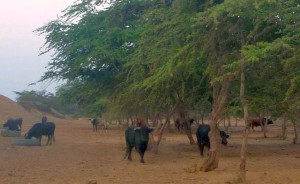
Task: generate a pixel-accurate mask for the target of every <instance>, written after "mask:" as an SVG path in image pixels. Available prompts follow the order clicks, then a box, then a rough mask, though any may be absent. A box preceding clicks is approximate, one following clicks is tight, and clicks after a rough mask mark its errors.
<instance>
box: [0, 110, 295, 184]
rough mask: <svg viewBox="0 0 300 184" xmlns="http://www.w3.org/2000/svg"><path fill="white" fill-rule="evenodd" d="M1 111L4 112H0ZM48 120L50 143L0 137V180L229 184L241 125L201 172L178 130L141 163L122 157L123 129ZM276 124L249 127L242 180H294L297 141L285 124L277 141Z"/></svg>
mask: <svg viewBox="0 0 300 184" xmlns="http://www.w3.org/2000/svg"><path fill="white" fill-rule="evenodd" d="M11 110H12V111H13V109H11ZM0 112H1V105H0ZM1 116H4V115H3V114H1V113H0V117H1ZM2 118H3V117H2ZM36 118H37V119H38V117H37V116H36ZM28 119H29V120H30V118H28ZM48 119H50V120H51V117H50V118H48ZM29 120H28V121H24V127H23V129H22V134H24V133H25V132H26V131H27V130H28V129H29V128H30V127H31V126H32V124H33V123H34V121H33V120H34V118H32V119H31V120H30V121H29ZM53 120H55V123H56V126H57V127H56V135H55V138H56V142H55V144H54V145H51V146H46V145H45V143H46V138H45V137H44V138H43V140H42V146H38V147H26V146H13V145H12V144H11V143H12V140H13V138H7V137H0V183H1V184H2V183H3V184H85V183H88V182H89V181H92V180H96V181H97V183H98V184H99V183H100V184H106V183H146V184H148V183H149V184H152V183H155V184H160V183H161V184H165V183H180V184H185V183H186V184H193V183H198V184H199V183H200V184H201V183H203V184H204V183H206V184H217V183H219V184H223V183H226V184H233V183H235V182H234V180H235V178H236V175H237V171H238V168H239V153H240V143H241V137H242V131H241V130H242V128H243V127H233V128H232V133H231V137H230V139H229V140H228V142H229V144H228V145H227V146H226V147H225V146H221V147H220V149H221V150H220V152H221V153H220V162H219V167H218V168H217V169H216V170H215V171H212V172H207V173H204V172H200V171H196V172H193V171H194V168H197V167H199V166H201V163H202V162H203V161H204V159H205V158H201V157H200V156H199V153H198V148H197V147H196V146H195V145H194V146H191V145H189V144H188V142H189V141H188V139H187V137H186V136H185V135H184V134H179V133H166V134H164V136H163V140H162V142H161V145H160V147H159V153H158V154H157V155H156V154H153V153H152V152H151V151H150V150H149V151H147V152H146V155H145V162H146V163H145V164H141V163H139V156H138V154H137V153H136V152H133V155H132V156H133V161H132V162H129V161H127V160H124V161H122V159H123V156H124V153H125V140H124V130H123V129H121V128H112V127H111V128H110V129H108V130H107V131H106V132H105V131H102V132H100V131H98V132H93V131H92V126H91V124H90V123H89V122H88V121H87V120H86V119H80V120H59V119H53ZM279 126H280V124H278V123H276V124H275V125H272V126H269V127H268V138H266V139H264V138H262V137H263V135H262V132H260V131H259V128H257V130H256V131H254V132H251V134H250V139H249V147H248V151H247V183H253V184H254V183H255V184H257V183H263V184H299V183H300V146H299V144H297V145H293V144H292V129H291V127H289V137H288V139H286V140H280V139H279V138H278V134H279V133H280V128H279ZM194 138H195V137H194ZM196 165H197V166H196Z"/></svg>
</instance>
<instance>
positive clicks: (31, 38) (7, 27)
mask: <svg viewBox="0 0 300 184" xmlns="http://www.w3.org/2000/svg"><path fill="white" fill-rule="evenodd" d="M74 1H75V0H17V1H8V0H0V5H1V6H0V64H1V65H0V94H1V95H4V96H6V97H8V98H10V99H12V100H15V98H16V95H15V93H14V91H18V92H21V91H23V90H36V91H40V90H47V91H48V92H54V91H55V86H56V85H55V82H52V83H51V84H50V86H49V82H48V83H38V84H37V85H34V86H28V85H29V84H30V83H34V82H36V81H38V80H39V79H40V77H41V76H42V75H43V73H44V72H45V71H46V69H45V67H46V66H47V63H48V62H49V61H50V56H49V55H43V56H38V53H39V48H40V47H41V46H42V45H43V43H44V38H43V37H42V36H38V35H37V34H36V33H34V32H33V31H34V30H35V29H37V28H39V27H41V26H43V25H44V24H46V23H48V22H50V21H51V20H54V19H56V17H57V15H61V11H62V10H64V9H65V8H67V7H68V6H69V5H71V4H72V3H73V2H74Z"/></svg>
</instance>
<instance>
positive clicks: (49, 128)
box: [25, 122, 55, 145]
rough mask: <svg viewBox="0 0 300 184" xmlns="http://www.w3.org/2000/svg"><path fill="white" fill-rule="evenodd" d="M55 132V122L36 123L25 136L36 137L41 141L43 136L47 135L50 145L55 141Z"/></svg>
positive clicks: (27, 137) (28, 137)
mask: <svg viewBox="0 0 300 184" xmlns="http://www.w3.org/2000/svg"><path fill="white" fill-rule="evenodd" d="M54 132H55V124H54V123H53V122H45V123H36V124H34V125H33V126H32V127H31V129H29V130H28V132H27V133H26V134H25V138H26V139H31V138H32V137H35V138H37V139H39V141H40V142H41V140H42V136H43V135H45V136H47V137H48V140H47V145H48V144H49V143H50V144H52V141H53V142H55V137H54Z"/></svg>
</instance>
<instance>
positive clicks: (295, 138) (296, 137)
mask: <svg viewBox="0 0 300 184" xmlns="http://www.w3.org/2000/svg"><path fill="white" fill-rule="evenodd" d="M292 123H293V126H294V133H295V137H294V140H293V143H294V144H297V142H298V132H297V125H296V122H295V121H292Z"/></svg>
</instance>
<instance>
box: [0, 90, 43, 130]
mask: <svg viewBox="0 0 300 184" xmlns="http://www.w3.org/2000/svg"><path fill="white" fill-rule="evenodd" d="M17 117H20V118H23V123H26V122H37V121H38V120H40V117H39V116H35V115H33V114H32V113H30V112H28V111H27V110H26V109H25V108H23V107H22V106H21V105H19V104H18V103H17V102H15V101H13V100H11V99H9V98H7V97H5V96H3V95H0V123H1V124H3V123H4V122H6V120H7V119H8V118H17Z"/></svg>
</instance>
